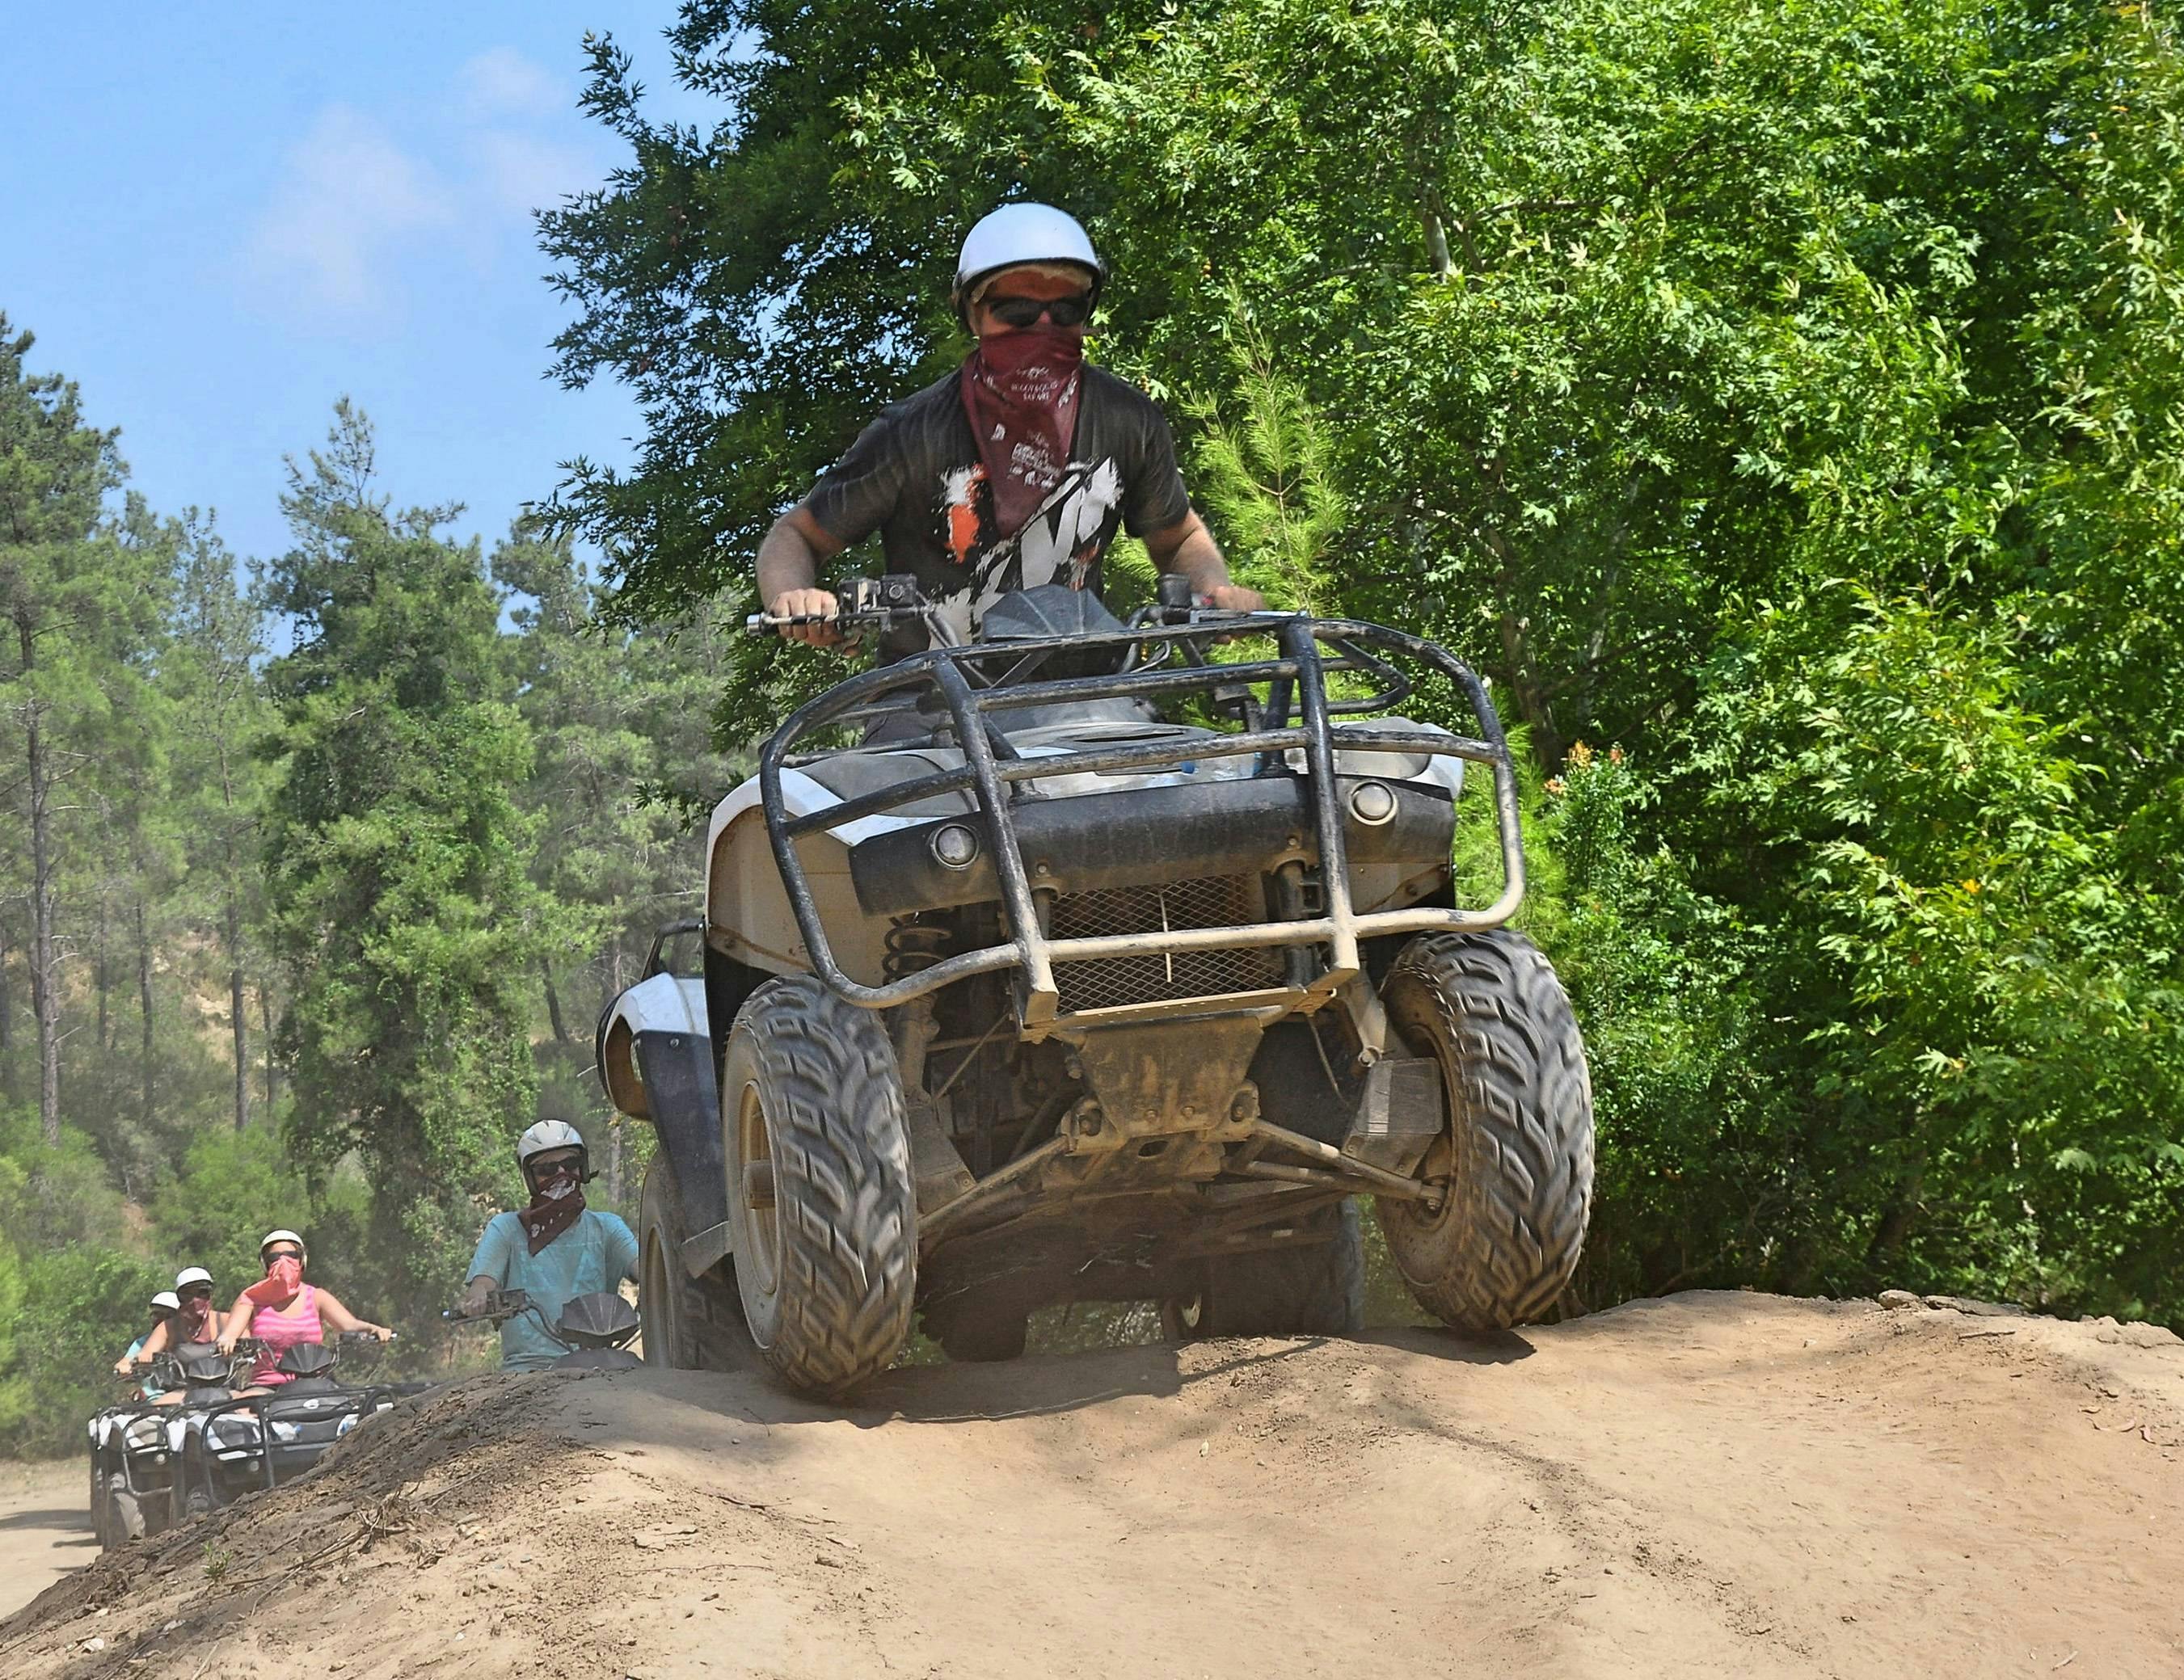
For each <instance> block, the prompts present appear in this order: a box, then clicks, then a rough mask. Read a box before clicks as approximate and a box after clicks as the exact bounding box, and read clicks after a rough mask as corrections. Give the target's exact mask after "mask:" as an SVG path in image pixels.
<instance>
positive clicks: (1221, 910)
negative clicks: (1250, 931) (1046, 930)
mask: <svg viewBox="0 0 2184 1680" xmlns="http://www.w3.org/2000/svg"><path fill="white" fill-rule="evenodd" d="M1261 898H1262V895H1261V893H1260V888H1259V882H1258V879H1257V877H1256V876H1250V875H1217V876H1204V877H1202V878H1200V879H1197V880H1192V881H1171V882H1162V883H1160V884H1158V885H1148V886H1142V887H1107V888H1104V889H1102V890H1100V891H1097V892H1091V893H1064V894H1062V895H1061V897H1059V898H1056V899H1055V901H1054V911H1053V916H1052V921H1051V923H1050V937H1053V938H1056V939H1089V938H1101V937H1111V936H1114V935H1127V934H1143V935H1146V936H1149V941H1148V948H1147V949H1146V950H1145V952H1144V954H1133V955H1130V956H1123V957H1095V958H1093V959H1091V960H1089V961H1084V962H1061V963H1057V964H1056V965H1055V984H1056V987H1059V989H1060V993H1061V995H1060V999H1059V1002H1060V1007H1061V1009H1062V1010H1065V1011H1069V1012H1074V1011H1076V1010H1103V1009H1112V1008H1116V1007H1117V1006H1119V1005H1122V1004H1151V1003H1167V1002H1170V1001H1173V1000H1174V999H1179V998H1216V997H1223V996H1227V995H1229V994H1231V993H1238V992H1256V991H1261V990H1264V989H1266V988H1268V987H1275V986H1279V985H1280V984H1281V983H1282V959H1281V954H1280V953H1279V952H1278V951H1276V950H1273V949H1272V948H1268V947H1265V946H1261V947H1258V948H1250V947H1245V948H1237V949H1227V950H1223V949H1215V950H1209V951H1167V950H1162V948H1160V946H1159V943H1158V941H1159V937H1160V936H1161V935H1162V934H1163V933H1168V932H1175V931H1177V930H1178V929H1182V928H1187V927H1234V926H1240V925H1246V924H1249V923H1252V922H1256V921H1261V920H1262V919H1263V918H1264V915H1265V911H1264V909H1263V906H1262V902H1261Z"/></svg>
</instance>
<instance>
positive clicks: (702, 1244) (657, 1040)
mask: <svg viewBox="0 0 2184 1680" xmlns="http://www.w3.org/2000/svg"><path fill="white" fill-rule="evenodd" d="M598 1048H599V1079H600V1082H601V1083H603V1084H604V1086H605V1087H606V1090H607V1097H608V1099H609V1100H610V1101H611V1102H612V1103H613V1104H614V1105H615V1107H616V1109H618V1110H621V1112H622V1113H623V1114H626V1115H629V1116H630V1117H631V1118H632V1119H633V1120H642V1121H649V1122H650V1123H651V1126H652V1128H653V1131H654V1132H655V1133H656V1134H657V1135H658V1137H659V1139H660V1148H661V1149H665V1150H666V1152H667V1159H668V1160H669V1162H670V1163H671V1165H673V1167H674V1169H675V1182H677V1185H679V1186H680V1187H681V1188H682V1203H683V1208H682V1215H683V1220H684V1221H685V1222H684V1226H683V1228H684V1229H685V1230H687V1231H689V1232H693V1233H694V1235H693V1236H692V1237H691V1238H690V1239H689V1241H688V1243H685V1244H684V1245H683V1246H684V1250H685V1252H684V1254H682V1263H683V1265H684V1266H686V1267H687V1268H688V1270H689V1271H690V1272H691V1275H692V1276H696V1275H697V1274H698V1273H699V1272H701V1271H705V1268H706V1267H707V1266H712V1265H714V1264H716V1262H718V1260H720V1259H721V1255H723V1254H726V1253H727V1220H728V1198H727V1178H726V1177H725V1173H726V1171H727V1169H726V1167H725V1165H724V1164H723V1157H722V1155H721V1120H720V1107H721V1102H720V1090H719V1087H718V1085H717V1083H716V1078H715V1073H714V1060H713V1040H712V1032H711V1027H710V1010H709V1009H708V1007H707V999H706V982H705V981H703V980H698V979H688V978H683V977H681V976H676V975H672V974H665V973H662V974H655V975H653V976H651V977H650V978H649V979H645V980H640V981H639V982H638V983H637V984H636V985H634V986H632V987H629V988H628V989H627V991H625V992H623V993H622V994H621V996H620V997H618V998H616V999H615V1000H614V1001H613V1002H612V1003H611V1004H609V1005H608V1006H607V1010H606V1014H605V1015H604V1016H602V1017H601V1019H600V1021H599V1047H598Z"/></svg>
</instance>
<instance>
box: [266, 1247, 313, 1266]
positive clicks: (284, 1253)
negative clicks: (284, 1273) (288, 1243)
mask: <svg viewBox="0 0 2184 1680" xmlns="http://www.w3.org/2000/svg"><path fill="white" fill-rule="evenodd" d="M303 1257H304V1251H303V1250H302V1249H274V1250H273V1251H272V1252H271V1253H270V1254H265V1256H263V1258H264V1260H265V1264H266V1265H268V1266H270V1265H272V1264H273V1262H274V1261H275V1260H301V1259H303Z"/></svg>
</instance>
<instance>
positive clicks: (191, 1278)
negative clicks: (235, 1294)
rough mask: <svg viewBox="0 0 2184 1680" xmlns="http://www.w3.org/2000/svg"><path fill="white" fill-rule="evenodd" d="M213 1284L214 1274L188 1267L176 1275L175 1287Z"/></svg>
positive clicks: (201, 1267)
mask: <svg viewBox="0 0 2184 1680" xmlns="http://www.w3.org/2000/svg"><path fill="white" fill-rule="evenodd" d="M286 1234H287V1233H286V1232H276V1233H275V1235H276V1236H282V1235H286ZM272 1240H273V1238H271V1237H268V1238H266V1239H265V1243H270V1242H271V1241H272ZM265 1243H259V1245H258V1246H259V1248H260V1249H263V1248H264V1247H265ZM299 1246H300V1245H299ZM209 1282H212V1274H211V1273H210V1272H209V1271H206V1270H205V1269H204V1268H203V1266H184V1267H183V1268H182V1269H181V1271H178V1272H176V1273H175V1288H177V1289H187V1288H189V1287H190V1285H191V1284H192V1283H209Z"/></svg>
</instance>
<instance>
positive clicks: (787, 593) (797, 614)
mask: <svg viewBox="0 0 2184 1680" xmlns="http://www.w3.org/2000/svg"><path fill="white" fill-rule="evenodd" d="M840 610H841V604H840V603H839V602H838V601H837V600H836V599H835V598H834V597H833V594H832V593H831V592H829V591H827V590H824V589H784V590H783V591H782V592H781V593H779V594H778V595H777V596H775V597H774V598H773V599H772V600H771V601H770V602H768V603H767V604H766V616H767V617H768V618H775V619H794V620H802V622H799V623H792V624H784V625H783V626H781V633H782V635H783V636H784V637H787V638H788V640H789V641H791V642H809V643H811V645H812V646H813V647H815V648H832V647H835V646H837V645H838V644H839V643H840V642H841V640H842V632H841V631H840V630H839V629H838V628H837V627H836V626H835V625H834V624H833V621H832V620H833V618H834V616H835V615H836V614H837V613H838V612H839V611H840Z"/></svg>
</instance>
